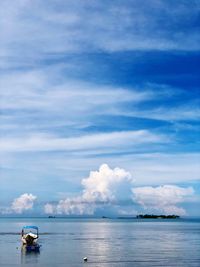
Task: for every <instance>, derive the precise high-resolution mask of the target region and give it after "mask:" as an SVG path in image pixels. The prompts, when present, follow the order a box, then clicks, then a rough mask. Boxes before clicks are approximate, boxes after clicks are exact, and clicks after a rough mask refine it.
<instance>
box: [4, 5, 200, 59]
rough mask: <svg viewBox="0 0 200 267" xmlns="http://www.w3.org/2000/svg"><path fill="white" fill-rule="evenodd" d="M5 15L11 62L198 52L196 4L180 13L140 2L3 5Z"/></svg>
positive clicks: (183, 7) (179, 9) (6, 46)
mask: <svg viewBox="0 0 200 267" xmlns="http://www.w3.org/2000/svg"><path fill="white" fill-rule="evenodd" d="M1 10H2V12H1V24H2V26H3V27H2V29H5V30H3V31H2V38H1V39H2V42H1V55H2V56H3V57H7V58H8V61H7V62H9V57H16V56H17V57H18V60H19V57H22V55H23V57H26V58H29V59H31V58H32V59H31V61H32V62H34V60H37V58H38V57H39V58H40V57H41V55H44V54H47V53H51V54H54V53H63V52H79V51H88V50H90V51H99V50H104V51H120V50H134V49H136V50H138V49H139V50H149V49H154V50H155V49H159V50H166V49H176V50H197V49H199V32H198V30H197V28H195V27H192V26H193V25H195V22H196V20H197V18H198V11H199V4H198V2H197V1H190V5H188V4H187V3H186V2H185V1H179V2H178V3H176V7H175V6H174V3H173V2H172V1H168V2H166V1H154V2H147V1H145V3H143V5H142V6H141V5H140V4H138V1H126V3H124V1H118V3H117V5H116V3H113V2H109V3H107V4H106V5H105V3H104V2H102V1H95V2H82V1H76V2H74V1H67V2H63V1H56V3H55V2H52V1H50V2H49V3H48V6H47V5H46V3H45V2H43V1H40V0H38V1H35V2H34V3H33V2H32V1H15V2H14V3H13V2H12V5H11V4H10V2H9V1H3V3H2V8H1ZM149 10H150V11H151V12H149ZM185 18H187V19H185ZM45 56H46V55H45ZM23 57H22V58H23ZM33 58H34V59H33ZM18 63H19V61H18Z"/></svg>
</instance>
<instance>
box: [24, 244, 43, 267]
mask: <svg viewBox="0 0 200 267" xmlns="http://www.w3.org/2000/svg"><path fill="white" fill-rule="evenodd" d="M39 257H40V251H27V249H26V245H22V246H21V266H24V265H30V264H32V265H36V266H37V265H38V263H39Z"/></svg>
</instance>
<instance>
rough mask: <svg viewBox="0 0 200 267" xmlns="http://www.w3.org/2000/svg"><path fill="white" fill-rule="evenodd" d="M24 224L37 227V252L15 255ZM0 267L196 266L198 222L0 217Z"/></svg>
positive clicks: (199, 240) (198, 262) (199, 263)
mask: <svg viewBox="0 0 200 267" xmlns="http://www.w3.org/2000/svg"><path fill="white" fill-rule="evenodd" d="M24 225H37V226H38V227H39V229H40V238H39V240H40V244H41V245H42V247H41V250H40V253H29V254H26V253H25V252H24V251H22V250H21V243H20V231H21V228H22V226H24ZM84 257H87V258H88V262H86V263H84V262H83V258H84ZM0 266H1V267H4V266H5V267H8V266H12V267H15V266H30V267H33V266H34V267H45V266H48V267H51V266H52V267H57V266H60V267H64V266H65V267H66V266H69V267H73V266H74V267H75V266H76V267H79V266H95V267H98V266H100V267H104V266H105V267H107V266H109V267H112V266H113V267H120V266H123V267H128V266H134V267H137V266H138V267H143V266H148V267H151V266H166V267H170V266H176V267H177V266H181V267H183V266H184V267H199V266H200V220H197V219H196V220H195V219H184V220H183V219H177V220H136V219H133V220H130V219H129V220H126V219H122V220H119V219H118V220H117V219H115V220H114V219H113V220H111V219H57V218H56V219H48V218H47V219H41V218H40V219H39V218H37V219H22V218H21V219H13V218H12V219H11V218H10V219H5V218H1V219H0Z"/></svg>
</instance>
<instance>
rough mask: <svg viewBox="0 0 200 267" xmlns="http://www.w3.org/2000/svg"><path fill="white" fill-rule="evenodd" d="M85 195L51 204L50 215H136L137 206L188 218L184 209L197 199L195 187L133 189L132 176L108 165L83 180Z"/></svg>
mask: <svg viewBox="0 0 200 267" xmlns="http://www.w3.org/2000/svg"><path fill="white" fill-rule="evenodd" d="M82 186H83V191H82V194H81V195H80V196H78V197H71V198H66V199H63V200H60V201H59V202H58V203H57V204H50V203H47V204H46V205H45V207H44V210H45V213H47V214H67V215H70V214H78V215H83V214H94V213H95V212H96V211H98V209H103V210H104V212H106V210H108V209H111V210H112V211H114V212H116V213H118V214H126V215H128V214H129V215H130V214H131V215H133V214H136V213H137V211H136V210H135V206H134V203H137V204H139V205H141V207H142V208H144V209H146V210H147V212H151V211H154V212H155V211H156V212H160V213H165V214H179V215H185V214H186V212H185V210H184V209H183V208H182V207H180V206H179V205H180V204H183V203H184V202H187V201H189V202H191V201H192V199H193V197H194V190H193V188H192V187H188V188H183V187H179V186H175V185H164V186H159V187H151V186H149V187H147V186H144V187H136V188H134V187H133V178H132V176H131V174H130V173H129V172H127V171H125V170H124V169H120V168H114V169H111V168H110V167H109V166H108V165H107V164H103V165H101V166H100V168H99V170H98V171H91V172H90V175H89V177H87V178H85V179H83V180H82Z"/></svg>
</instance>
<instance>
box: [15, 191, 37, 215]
mask: <svg viewBox="0 0 200 267" xmlns="http://www.w3.org/2000/svg"><path fill="white" fill-rule="evenodd" d="M36 198H37V197H36V196H34V195H32V194H27V193H25V194H23V195H21V196H20V197H18V198H16V199H14V201H13V203H12V205H11V210H12V211H13V212H14V213H18V214H21V213H23V212H24V211H27V210H30V209H32V208H33V204H34V201H35V200H36Z"/></svg>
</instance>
